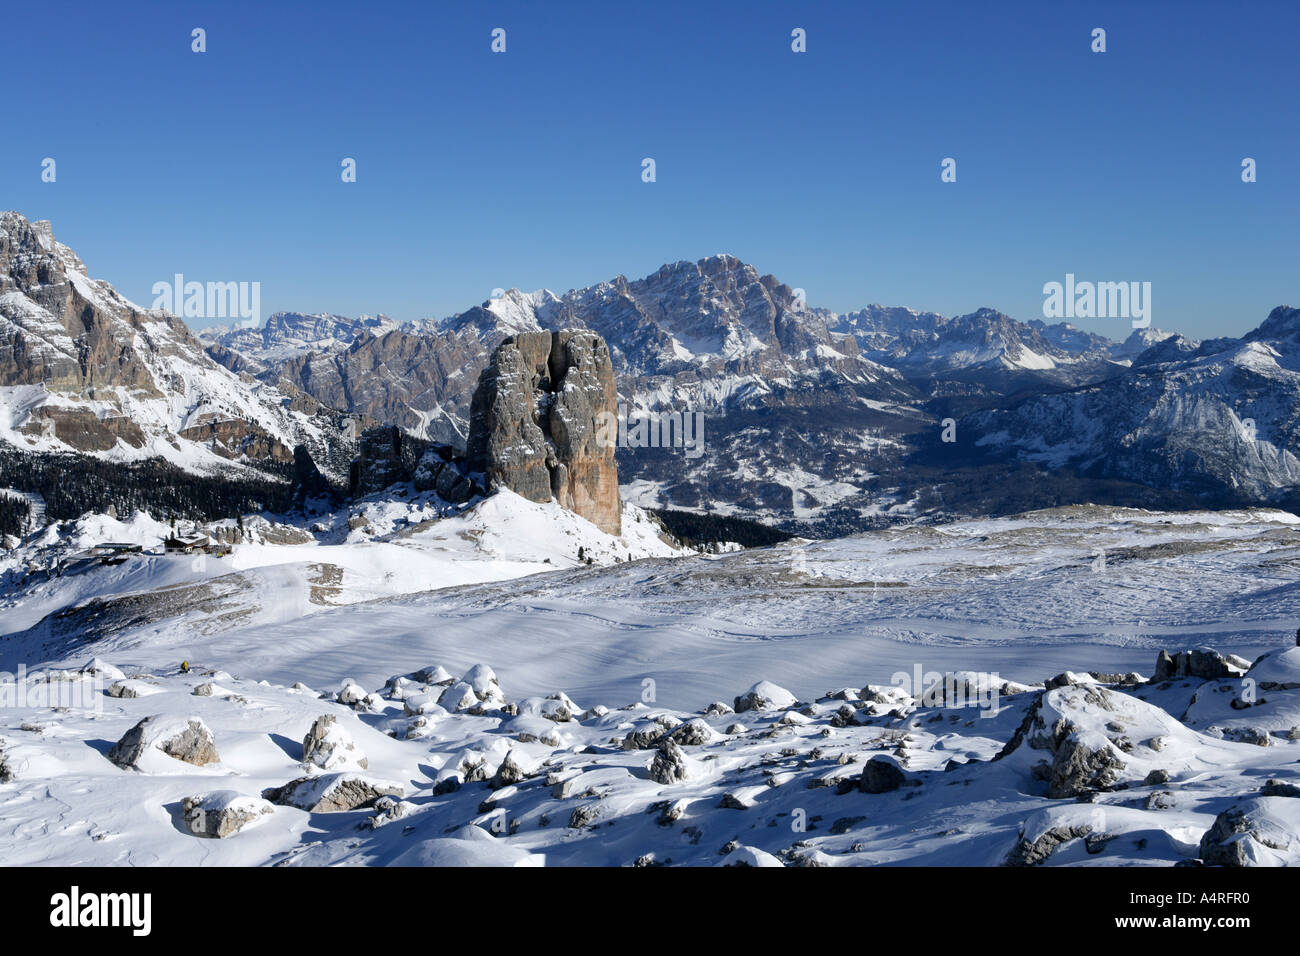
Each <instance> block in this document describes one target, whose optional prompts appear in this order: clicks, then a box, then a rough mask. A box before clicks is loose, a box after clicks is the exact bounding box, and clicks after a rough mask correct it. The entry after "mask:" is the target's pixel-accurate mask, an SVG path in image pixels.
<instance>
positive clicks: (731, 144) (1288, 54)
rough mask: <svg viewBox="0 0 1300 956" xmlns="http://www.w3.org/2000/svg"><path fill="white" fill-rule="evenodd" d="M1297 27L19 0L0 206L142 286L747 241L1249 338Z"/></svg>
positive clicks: (755, 255) (1255, 10)
mask: <svg viewBox="0 0 1300 956" xmlns="http://www.w3.org/2000/svg"><path fill="white" fill-rule="evenodd" d="M127 8H129V9H130V10H131V12H124V11H125V10H126V9H127ZM194 27H202V28H204V29H205V30H206V32H207V47H208V49H207V52H206V53H203V54H196V53H193V52H191V50H190V43H191V40H190V31H191V30H192V29H193V28H194ZM495 27H502V28H504V29H505V30H506V31H507V33H506V38H507V52H506V53H505V54H493V53H492V52H491V51H490V49H489V45H490V42H491V36H490V33H491V30H492V29H493V28H495ZM795 27H802V28H804V29H805V30H806V31H807V37H808V41H807V43H808V52H807V53H804V54H795V53H792V52H791V50H790V32H791V30H792V29H793V28H795ZM1094 27H1103V28H1105V29H1106V31H1107V47H1108V49H1107V52H1106V53H1104V54H1094V53H1092V52H1091V50H1090V43H1091V39H1090V33H1091V31H1092V29H1093V28H1094ZM1297 36H1300V3H1296V2H1292V0H1277V2H1245V3H1242V2H1237V3H1221V4H1203V3H1196V2H1169V3H1161V2H1143V0H1126V2H1122V3H1113V4H1110V3H1101V4H1099V3H1069V2H1065V3H993V2H987V3H985V2H965V3H895V2H889V3H873V2H866V0H861V2H856V3H843V4H841V3H833V2H825V3H807V2H805V3H768V2H758V0H748V2H744V3H721V2H717V3H708V2H699V0H696V2H693V3H670V2H662V0H655V2H654V3H645V4H633V3H591V4H585V3H576V2H568V0H551V2H547V3H536V2H529V3H519V4H505V3H485V4H466V3H454V4H452V3H441V2H429V3H404V4H385V3H381V2H370V3H351V2H349V3H337V2H332V0H322V2H314V3H312V4H310V5H304V4H296V3H295V4H290V3H284V4H277V3H238V2H222V3H220V4H216V3H212V4H209V3H183V2H176V0H170V2H163V3H157V4H146V3H132V4H124V5H118V4H105V3H102V2H100V0H94V2H84V3H63V2H59V0H46V2H43V3H41V4H11V5H10V6H9V8H8V9H7V10H6V13H5V23H4V30H3V36H0V54H2V55H3V62H4V63H5V66H6V71H5V73H6V91H7V94H8V96H7V105H8V110H7V113H8V116H7V122H6V124H5V147H4V149H3V150H0V183H2V184H3V192H2V193H0V208H15V209H18V210H19V211H21V212H23V213H24V214H26V215H28V216H29V217H30V218H33V219H50V220H53V222H54V229H55V234H56V236H58V237H59V239H61V240H62V241H64V242H66V243H68V244H69V245H71V246H72V247H73V248H74V249H76V250H77V251H78V253H79V254H80V255H81V256H82V258H83V259H84V260H85V261H86V263H87V265H88V266H89V269H90V273H91V275H92V276H94V277H96V278H104V279H108V280H110V281H111V282H113V283H114V284H115V285H116V286H118V288H120V289H121V290H122V291H123V293H124V294H126V295H128V296H129V297H130V298H132V299H134V300H136V301H137V302H141V303H142V304H144V305H148V304H149V303H150V302H151V301H152V294H151V288H152V285H153V283H154V282H156V281H159V280H166V279H170V277H171V276H172V274H173V273H176V272H183V273H184V274H185V276H186V278H187V279H190V280H199V281H249V282H252V281H257V282H260V283H261V286H262V290H261V300H262V313H263V316H265V315H268V314H270V313H271V312H274V311H277V310H298V311H333V312H339V313H343V314H357V313H360V312H370V313H375V312H386V313H388V314H390V315H392V316H394V317H396V318H399V319H409V318H420V317H427V316H443V315H447V314H450V313H453V312H458V311H461V310H463V309H465V308H467V307H469V306H471V305H474V304H476V303H478V302H481V301H483V300H484V299H486V298H487V297H488V295H489V294H490V292H491V290H492V289H493V288H494V287H497V286H501V287H510V286H518V287H520V288H524V289H534V288H539V287H542V286H547V287H550V288H552V289H554V290H556V291H557V292H563V291H565V290H567V289H569V288H573V287H580V286H584V285H589V284H591V283H594V282H598V281H600V280H602V279H606V278H610V277H612V276H615V275H618V274H620V273H621V274H625V275H627V276H629V277H632V278H635V277H639V276H642V275H645V274H648V273H650V272H653V271H654V270H656V269H657V268H658V267H659V265H660V264H662V263H663V262H666V261H674V260H678V259H698V258H700V257H702V256H705V255H709V254H712V253H716V252H730V253H732V254H734V255H737V256H739V257H741V258H742V259H744V260H746V261H748V262H751V263H752V264H753V265H754V266H755V267H757V268H758V270H759V271H760V272H763V273H768V272H770V273H772V274H774V275H776V276H777V277H778V278H780V279H781V280H783V281H785V282H787V283H789V284H790V285H792V286H799V287H802V288H804V289H805V290H806V291H807V296H808V301H809V303H810V304H811V305H814V306H826V307H828V308H833V309H837V310H847V309H851V308H856V307H860V306H862V305H865V304H867V303H870V302H880V303H884V304H889V305H909V306H912V307H915V308H920V309H932V310H935V311H938V312H943V313H945V314H955V313H960V312H968V311H971V310H973V309H975V308H977V307H979V306H985V305H987V306H993V307H996V308H999V309H1001V310H1003V311H1005V312H1008V313H1009V314H1011V315H1013V316H1015V317H1017V318H1021V319H1026V320H1027V319H1032V318H1038V317H1041V316H1042V303H1043V294H1042V291H1041V290H1042V286H1043V283H1045V282H1048V281H1053V280H1055V281H1061V280H1063V278H1064V276H1065V274H1066V273H1067V272H1073V273H1075V274H1076V276H1077V277H1078V278H1079V279H1081V280H1083V279H1092V280H1097V281H1125V280H1136V281H1149V282H1151V283H1152V290H1153V291H1152V299H1153V311H1152V318H1153V325H1155V326H1158V327H1161V328H1170V329H1175V330H1178V331H1182V332H1184V333H1186V334H1190V335H1195V336H1204V335H1210V334H1240V333H1241V332H1244V331H1245V330H1246V329H1248V328H1251V327H1253V326H1255V325H1257V324H1258V323H1259V322H1260V321H1262V319H1263V318H1264V316H1265V315H1266V314H1267V312H1268V310H1269V309H1270V308H1272V307H1273V306H1274V305H1277V304H1280V303H1283V302H1289V303H1291V304H1300V294H1298V292H1297V277H1298V276H1300V230H1297V218H1298V217H1297V213H1298V212H1300V114H1298V113H1297V109H1296V104H1297V92H1298V91H1300V66H1298V65H1297V60H1296V58H1295V53H1294V49H1295V42H1296V38H1297ZM647 156H649V157H653V158H654V159H655V160H656V163H657V176H658V179H657V182H655V183H643V182H642V181H641V160H642V159H643V158H644V157H647ZM1247 156H1249V157H1253V158H1255V159H1256V160H1257V162H1258V178H1259V181H1258V182H1256V183H1253V184H1249V185H1248V184H1244V183H1242V182H1241V176H1240V171H1241V167H1240V164H1241V161H1242V158H1243V157H1247ZM45 157H53V158H54V159H55V160H56V162H57V164H58V165H57V174H58V178H57V181H56V182H54V183H43V182H41V178H40V174H41V161H42V159H43V158H45ZM343 157H353V158H355V159H356V161H357V182H356V183H348V184H345V183H343V182H341V180H340V175H339V173H340V162H341V160H342V159H343ZM944 157H953V158H955V159H956V160H957V182H956V183H951V184H946V183H942V182H940V178H939V173H940V162H941V160H942V159H943V158H944ZM1077 324H1079V325H1084V326H1087V327H1091V328H1094V329H1096V330H1098V331H1101V332H1104V333H1107V334H1110V335H1111V336H1112V337H1118V338H1122V337H1123V336H1124V335H1126V334H1127V332H1128V331H1129V329H1128V328H1127V323H1126V322H1125V321H1123V320H1116V319H1102V320H1093V321H1092V322H1087V321H1079V322H1078V323H1077Z"/></svg>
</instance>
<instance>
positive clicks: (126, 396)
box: [0, 212, 352, 473]
mask: <svg viewBox="0 0 1300 956" xmlns="http://www.w3.org/2000/svg"><path fill="white" fill-rule="evenodd" d="M238 358H239V357H238V356H236V355H234V353H231V367H223V366H222V365H221V364H218V362H216V361H214V360H213V359H212V358H211V357H210V356H208V355H207V354H206V353H205V352H204V348H203V344H202V343H201V342H200V341H199V340H198V338H197V337H196V336H195V335H194V334H193V333H192V332H191V331H190V329H189V328H188V327H187V326H186V325H185V323H184V322H183V321H182V320H181V319H179V318H177V317H176V316H174V315H171V314H169V313H167V312H163V311H159V310H154V309H142V308H141V307H139V306H138V305H136V304H134V303H132V302H131V301H130V300H128V299H127V298H126V297H125V296H123V295H121V294H120V293H119V292H118V291H117V290H116V289H114V288H113V286H112V285H110V284H109V283H108V282H105V281H103V280H99V279H91V278H89V277H88V276H87V274H86V267H85V265H84V264H83V263H82V261H81V260H80V259H79V258H78V257H77V255H76V253H74V252H73V251H72V250H71V249H70V248H68V247H67V246H66V245H64V244H63V243H61V242H58V241H57V240H56V239H55V238H54V233H53V229H52V227H51V226H50V224H49V223H48V222H29V221H28V220H27V219H26V218H25V217H23V216H22V215H21V214H19V213H17V212H0V441H2V442H4V443H6V444H8V445H12V446H14V447H16V448H18V449H19V450H21V451H35V452H63V451H76V452H82V453H86V454H95V455H106V456H109V457H114V458H118V459H126V460H140V459H145V458H153V457H161V458H164V459H166V460H168V461H170V462H172V463H173V464H177V465H180V466H181V467H184V468H187V469H193V470H198V471H209V472H210V471H213V470H215V469H218V468H220V467H221V466H222V465H223V464H224V463H226V462H229V461H237V462H240V463H241V464H251V465H270V466H274V467H275V468H276V469H277V473H278V472H279V470H280V469H281V466H284V465H286V464H288V463H289V462H292V461H293V452H292V449H293V448H294V446H295V445H298V444H304V445H306V446H307V447H308V448H309V449H310V452H311V454H312V455H313V456H314V457H316V459H317V461H320V462H323V463H324V466H325V467H327V468H328V467H330V461H329V459H330V457H331V454H330V453H331V450H332V449H333V448H334V447H335V446H336V445H338V444H339V443H340V442H341V441H342V440H343V438H344V436H345V435H346V434H347V431H348V428H349V419H350V418H351V417H352V416H349V415H345V414H341V413H338V412H335V411H333V410H332V409H330V408H326V407H324V406H323V405H322V404H321V403H320V402H319V401H317V400H316V399H314V398H312V397H311V396H310V395H308V394H306V393H305V392H303V391H302V390H300V389H297V388H295V387H294V386H292V384H288V383H286V384H285V386H284V387H278V386H276V385H273V384H267V383H262V382H258V381H257V380H255V379H253V378H251V377H250V376H248V375H245V374H242V373H241V370H240V369H239V368H238ZM345 454H347V457H348V458H350V457H351V455H350V453H347V452H346V451H345ZM345 460H346V459H345Z"/></svg>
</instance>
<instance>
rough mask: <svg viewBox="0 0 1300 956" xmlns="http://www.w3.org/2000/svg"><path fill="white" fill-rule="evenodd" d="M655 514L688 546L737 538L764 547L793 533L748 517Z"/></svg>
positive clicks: (661, 511) (674, 512)
mask: <svg viewBox="0 0 1300 956" xmlns="http://www.w3.org/2000/svg"><path fill="white" fill-rule="evenodd" d="M653 514H654V515H655V517H657V518H658V519H659V520H660V521H662V522H663V523H664V527H666V528H667V529H668V531H669V532H670V533H671V534H673V535H674V536H676V537H677V538H680V539H681V540H682V542H683V543H685V544H686V545H689V546H692V547H693V546H697V545H706V544H712V543H713V542H715V541H734V542H736V543H737V544H741V545H744V546H745V547H746V548H764V547H767V546H769V545H773V544H780V543H781V542H782V541H789V540H790V539H791V538H792V537H794V535H791V534H786V533H785V532H784V531H778V530H777V529H776V528H770V527H768V526H767V525H765V524H760V523H759V522H757V521H750V520H749V519H747V518H730V517H723V516H722V515H714V514H696V513H695V512H693V511H677V510H674V509H667V508H665V509H659V510H657V511H654V512H653Z"/></svg>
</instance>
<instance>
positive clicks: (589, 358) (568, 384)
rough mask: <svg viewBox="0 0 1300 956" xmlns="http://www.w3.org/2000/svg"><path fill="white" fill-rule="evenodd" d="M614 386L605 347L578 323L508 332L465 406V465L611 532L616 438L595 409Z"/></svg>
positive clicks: (612, 405)
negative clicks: (606, 438) (609, 436)
mask: <svg viewBox="0 0 1300 956" xmlns="http://www.w3.org/2000/svg"><path fill="white" fill-rule="evenodd" d="M617 410H618V393H617V390H616V389H615V386H614V365H613V362H612V361H611V359H610V354H609V347H608V346H606V344H605V341H604V340H603V339H602V338H601V337H600V336H598V335H596V334H594V333H592V332H587V331H579V330H566V331H558V332H523V333H520V334H518V335H515V336H511V337H510V338H507V339H506V340H505V341H504V342H502V343H501V345H500V346H499V347H498V348H497V350H496V351H495V352H494V353H493V355H492V359H491V361H490V363H489V364H488V367H487V368H486V369H485V370H484V371H483V374H482V375H481V376H480V377H479V382H478V387H477V388H476V389H475V391H474V398H473V401H472V402H471V404H470V433H469V449H468V451H469V467H470V469H471V470H473V471H478V472H482V473H483V475H484V476H485V478H486V480H487V483H488V486H489V487H490V488H496V487H500V486H505V487H507V488H509V489H511V490H512V491H514V492H515V493H516V494H519V495H522V496H523V497H525V498H528V499H530V500H532V501H550V500H551V499H552V498H554V499H555V500H556V501H558V502H559V503H560V504H561V505H562V506H563V507H565V508H568V509H569V510H570V511H573V512H576V513H577V514H579V515H582V517H584V518H586V519H587V520H589V521H591V522H592V523H593V524H595V525H596V526H597V527H599V528H600V529H601V530H603V531H607V532H609V533H610V534H619V533H621V522H620V506H619V498H618V468H617V466H616V465H615V463H614V446H613V445H612V444H611V443H608V442H602V441H601V438H602V437H603V435H602V429H601V422H602V419H601V416H602V414H608V415H615V414H616V413H617Z"/></svg>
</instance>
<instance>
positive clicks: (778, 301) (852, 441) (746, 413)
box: [213, 255, 1123, 527]
mask: <svg viewBox="0 0 1300 956" xmlns="http://www.w3.org/2000/svg"><path fill="white" fill-rule="evenodd" d="M571 327H584V328H589V329H592V330H593V331H596V332H598V333H599V334H600V335H601V336H602V337H603V338H604V339H605V341H606V342H608V343H609V346H610V349H611V353H612V355H613V357H614V361H615V367H616V369H617V372H618V385H619V394H620V398H621V400H622V401H623V402H624V404H625V407H626V408H627V410H628V413H629V415H630V416H631V417H636V416H641V417H645V416H647V415H649V414H652V413H659V412H669V413H671V412H686V413H700V414H702V415H703V416H704V423H705V430H706V435H705V447H706V449H707V450H706V453H705V455H704V456H702V457H700V458H694V459H692V458H689V457H687V456H685V455H684V454H682V453H681V452H680V451H678V452H676V453H674V452H673V451H672V450H668V449H663V448H641V449H636V448H627V449H622V450H620V453H619V462H620V469H621V475H622V480H623V483H624V485H625V486H626V489H627V493H628V494H630V495H633V496H634V497H636V499H637V500H639V501H641V502H642V503H644V504H647V505H655V504H660V505H673V506H677V507H686V508H696V509H715V510H721V511H724V512H735V513H739V514H746V515H753V516H759V517H763V518H767V519H771V520H777V521H783V522H786V523H792V524H796V525H802V524H808V523H811V524H821V525H825V524H826V523H827V522H833V523H834V524H836V525H837V526H840V525H844V524H845V523H847V526H849V527H860V526H862V525H863V524H864V523H865V524H870V523H873V522H876V521H878V520H880V514H881V512H882V511H883V510H888V509H889V508H891V507H895V506H897V505H898V504H900V503H904V502H905V501H906V500H907V497H908V495H907V494H906V493H903V494H901V495H900V494H896V493H895V492H894V490H893V489H896V488H897V486H898V482H897V481H895V480H894V479H893V476H892V475H891V474H890V473H891V472H893V471H894V470H895V469H896V468H897V467H898V465H899V461H900V460H901V458H902V456H903V455H904V454H906V452H907V450H908V449H909V447H911V445H912V444H913V441H914V436H915V435H916V434H917V433H918V432H919V431H922V430H927V429H933V428H936V427H937V422H938V419H937V418H936V416H935V415H934V414H932V411H931V410H930V409H929V407H928V405H929V402H930V399H931V398H932V397H933V396H934V395H939V394H943V395H946V396H957V400H959V401H960V402H962V403H964V404H963V405H962V406H961V407H962V409H963V410H967V409H968V408H969V407H971V406H975V407H984V406H986V405H988V404H990V403H996V402H997V401H998V400H999V397H1000V396H1005V395H1008V394H1012V393H1017V392H1019V391H1020V390H1023V389H1025V388H1029V389H1034V390H1038V391H1041V390H1043V389H1053V390H1055V389H1057V388H1061V387H1066V386H1069V385H1074V384H1078V383H1079V382H1082V381H1091V380H1094V379H1096V378H1099V377H1104V376H1105V375H1109V374H1112V373H1113V372H1114V371H1116V370H1118V369H1120V368H1122V367H1123V366H1122V365H1120V364H1117V363H1116V362H1114V361H1111V359H1110V352H1109V349H1110V348H1111V347H1114V346H1115V343H1110V342H1108V340H1105V339H1103V338H1101V337H1100V336H1096V335H1092V334H1089V333H1084V332H1080V331H1079V330H1077V329H1073V328H1072V327H1070V326H1068V325H1066V324H1060V325H1053V326H1047V325H1044V324H1043V323H1041V322H1039V323H1036V324H1034V323H1031V324H1025V323H1020V322H1016V321H1015V320H1013V319H1010V318H1009V317H1007V316H1005V315H1002V314H1001V313H997V312H995V311H993V310H990V309H982V310H980V311H978V312H975V313H972V314H971V315H968V316H961V317H959V318H956V319H948V318H945V317H942V316H937V315H933V314H930V313H915V312H911V311H909V310H904V309H885V308H882V307H879V306H873V307H870V308H868V309H866V310H863V311H861V312H858V313H850V314H848V315H843V316H841V315H837V314H835V313H833V312H829V311H827V310H824V309H816V308H810V307H809V306H808V305H807V304H806V303H805V302H804V301H803V300H802V299H801V298H800V297H799V296H798V295H797V293H796V291H795V290H794V289H792V288H791V287H790V286H788V285H786V284H784V283H782V282H780V281H779V280H777V279H776V278H774V277H773V276H770V275H768V276H764V275H761V274H760V273H759V272H758V271H757V270H756V269H754V267H753V266H751V265H748V264H746V263H744V262H742V261H740V260H739V259H736V258H735V257H733V256H728V255H717V256H711V257H709V258H706V259H702V260H699V261H698V262H675V263H671V264H668V265H665V266H663V267H662V268H660V269H659V270H658V271H657V272H656V273H654V274H653V275H650V276H647V277H645V278H642V279H637V280H629V279H627V278H626V277H624V276H619V277H616V278H614V279H612V280H610V281H608V282H602V283H598V284H597V285H594V286H591V287H588V288H584V289H577V290H570V291H569V292H567V293H564V294H562V295H557V294H556V293H553V292H551V291H549V290H545V289H543V290H539V291H536V292H531V293H525V292H520V291H519V290H517V289H511V290H509V291H506V292H504V293H503V294H502V295H500V296H498V297H496V298H493V299H491V300H489V301H487V302H484V303H483V304H482V305H480V306H476V307H474V308H472V309H469V310H467V311H465V312H462V313H459V314H457V315H455V316H452V317H450V318H448V319H446V320H443V321H440V322H434V321H422V322H418V323H409V324H406V325H402V326H399V327H397V328H393V329H383V330H379V331H378V332H377V333H376V334H374V335H369V334H364V333H363V334H360V335H358V336H357V337H356V338H355V339H353V341H352V342H351V344H350V345H348V346H347V347H346V348H341V349H338V348H334V349H324V350H318V349H313V348H310V347H306V346H303V347H299V348H297V349H295V350H294V351H293V354H290V355H287V356H285V357H283V358H282V359H281V360H280V361H278V363H272V364H271V365H270V366H269V367H265V368H263V370H262V371H261V372H259V375H260V377H261V378H262V379H263V380H265V381H268V382H280V381H283V382H286V383H287V384H288V385H290V386H292V387H294V388H299V389H302V390H305V391H308V392H310V393H311V394H312V395H313V396H314V397H316V398H317V399H319V400H320V401H322V402H324V403H325V404H327V405H333V406H337V407H342V408H346V409H349V410H353V411H357V412H360V413H364V414H366V415H368V416H371V417H373V418H376V419H379V420H382V421H388V422H392V423H394V424H397V425H399V426H401V427H403V428H405V429H407V430H408V431H411V432H413V433H415V434H419V435H422V436H424V437H426V438H429V439H432V440H435V441H440V442H445V443H450V444H462V443H463V442H464V439H465V435H466V430H467V419H468V405H469V398H470V395H471V394H472V391H473V385H474V383H475V382H476V381H477V377H478V374H479V372H480V371H481V370H482V368H483V367H484V366H485V364H486V361H487V357H488V355H489V354H490V352H491V350H492V349H493V348H495V347H496V345H497V344H499V343H500V341H501V340H502V339H504V338H505V337H506V336H507V335H513V334H516V333H518V332H523V331H536V330H557V329H563V328H571ZM216 344H220V345H221V346H222V347H230V346H231V345H233V344H235V343H234V340H233V339H230V338H223V339H222V340H221V341H220V343H214V345H216ZM213 354H214V355H217V353H216V352H215V351H214V352H213ZM263 354H264V353H257V357H256V358H255V359H253V358H250V359H246V360H245V361H248V362H249V363H251V362H253V361H258V362H261V361H263V357H262V356H263ZM217 357H218V358H219V359H220V360H221V361H223V362H225V363H226V364H229V365H231V367H241V366H240V364H239V363H240V361H241V356H240V355H239V354H238V353H236V352H229V353H227V354H225V355H217ZM946 413H947V411H946V409H945V414H946ZM810 447H812V448H815V449H816V453H815V454H812V455H810V454H809V451H808V449H809V448H810Z"/></svg>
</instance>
